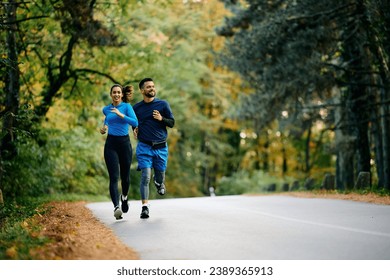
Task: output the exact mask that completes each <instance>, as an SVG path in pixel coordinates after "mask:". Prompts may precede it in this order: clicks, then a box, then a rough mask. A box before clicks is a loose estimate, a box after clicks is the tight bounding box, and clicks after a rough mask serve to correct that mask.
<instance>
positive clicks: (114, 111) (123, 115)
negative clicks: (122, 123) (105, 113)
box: [111, 107, 125, 119]
mask: <svg viewBox="0 0 390 280" xmlns="http://www.w3.org/2000/svg"><path fill="white" fill-rule="evenodd" d="M111 112H112V113H115V114H116V115H117V116H118V117H120V118H121V119H123V118H124V117H125V114H122V113H121V112H120V111H119V110H118V109H117V108H115V107H114V108H111Z"/></svg>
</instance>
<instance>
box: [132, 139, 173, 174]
mask: <svg viewBox="0 0 390 280" xmlns="http://www.w3.org/2000/svg"><path fill="white" fill-rule="evenodd" d="M136 156H137V161H138V169H144V168H154V169H155V170H158V171H165V170H166V169H167V163H168V145H167V146H166V147H164V148H161V149H152V146H150V145H148V144H145V143H142V142H138V144H137V150H136Z"/></svg>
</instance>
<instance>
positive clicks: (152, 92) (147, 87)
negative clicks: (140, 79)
mask: <svg viewBox="0 0 390 280" xmlns="http://www.w3.org/2000/svg"><path fill="white" fill-rule="evenodd" d="M142 94H143V95H144V96H146V97H149V98H152V97H155V96H156V89H155V88H154V82H152V81H148V82H145V84H144V87H143V89H142Z"/></svg>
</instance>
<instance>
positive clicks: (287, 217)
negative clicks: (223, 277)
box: [87, 195, 390, 260]
mask: <svg viewBox="0 0 390 280" xmlns="http://www.w3.org/2000/svg"><path fill="white" fill-rule="evenodd" d="M150 204H151V205H150V218H149V219H148V220H142V219H140V218H139V214H140V211H141V203H140V202H139V201H130V211H129V213H127V214H124V219H123V220H119V221H116V220H115V218H114V216H113V206H112V204H111V202H102V203H90V204H88V205H87V206H88V207H89V209H91V210H92V212H93V213H94V215H95V216H96V217H97V218H98V219H99V220H100V221H101V222H102V223H104V224H105V225H106V226H108V227H110V228H111V229H112V230H113V231H114V232H115V234H116V235H117V236H118V237H119V238H120V239H121V240H122V241H123V242H124V243H125V244H127V245H128V246H129V247H131V248H133V249H134V250H136V251H137V252H138V253H139V255H140V257H141V259H143V260H209V259H210V260H390V206H388V205H375V204H370V203H363V202H354V201H346V200H332V199H314V198H296V197H289V196H282V195H273V196H220V197H200V198H178V199H159V200H153V201H151V202H150Z"/></svg>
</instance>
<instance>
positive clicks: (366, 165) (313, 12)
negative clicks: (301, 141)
mask: <svg viewBox="0 0 390 280" xmlns="http://www.w3.org/2000/svg"><path fill="white" fill-rule="evenodd" d="M222 2H224V3H225V4H226V7H228V8H230V10H231V11H232V13H233V16H232V17H229V18H226V20H225V23H224V25H223V26H222V27H220V28H219V29H218V33H219V34H220V35H221V36H224V37H226V38H228V41H227V43H226V48H225V51H226V52H225V53H222V62H223V63H224V64H225V65H227V66H228V67H229V68H230V69H231V70H234V71H237V72H238V73H240V74H241V76H242V78H243V79H244V80H246V81H247V82H248V84H249V85H250V86H251V87H252V88H253V90H254V93H253V94H252V95H250V96H249V97H248V98H247V101H245V102H244V105H243V106H244V107H245V110H243V111H242V113H241V114H240V117H241V118H244V119H254V120H255V121H256V124H257V125H258V127H257V128H258V130H260V129H261V128H264V127H265V126H266V125H267V124H269V123H270V122H272V121H274V120H279V121H280V120H283V118H282V116H281V114H282V112H285V116H286V114H287V113H288V116H289V119H290V120H291V123H294V122H298V123H300V122H302V121H303V120H304V119H305V118H306V119H307V118H308V117H309V114H308V112H312V113H311V114H310V115H311V118H312V121H311V123H312V124H314V123H315V122H316V121H321V122H322V123H324V124H326V128H327V129H328V130H329V129H330V130H334V131H335V132H336V133H335V137H336V138H335V142H334V143H335V146H334V148H335V149H334V153H335V154H337V165H336V168H337V171H336V177H337V178H336V184H337V187H338V188H339V189H351V188H353V187H354V178H356V176H357V174H358V173H359V172H361V171H370V172H374V171H376V173H377V177H378V186H379V187H380V188H385V189H387V190H389V188H390V172H389V163H390V161H389V155H390V154H389V152H390V151H389V147H388V143H390V139H389V132H388V131H389V121H390V115H389V102H388V101H389V78H390V77H389V70H388V65H389V54H390V52H389V36H388V34H389V33H388V26H389V25H388V23H389V19H390V6H389V2H388V1H381V0H348V1H342V2H340V1H332V0H330V1H328V0H327V1H325V0H323V1H318V0H316V1H314V0H305V1H294V0H289V1H254V0H247V1H230V0H225V1H223V0H222ZM244 3H245V5H243V4H244ZM270 108H272V110H270ZM313 113H314V114H313ZM283 121H286V120H283ZM308 129H309V130H308V134H309V132H310V126H309V128H308ZM373 160H375V163H376V164H375V165H372V162H373Z"/></svg>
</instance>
